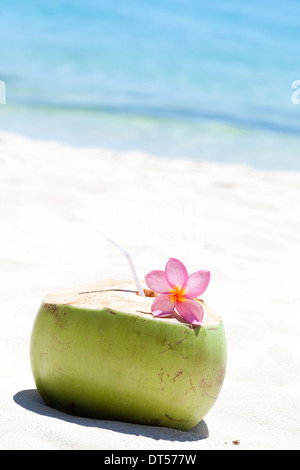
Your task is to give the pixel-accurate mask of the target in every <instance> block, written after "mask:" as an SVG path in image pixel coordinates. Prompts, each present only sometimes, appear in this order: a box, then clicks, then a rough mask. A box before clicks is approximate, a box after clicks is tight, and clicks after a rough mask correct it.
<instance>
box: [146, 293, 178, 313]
mask: <svg viewBox="0 0 300 470" xmlns="http://www.w3.org/2000/svg"><path fill="white" fill-rule="evenodd" d="M174 308H175V300H174V297H173V296H172V295H169V294H160V295H159V296H158V297H156V299H155V300H154V302H153V303H152V305H151V311H152V313H153V315H154V316H155V317H157V316H160V317H163V316H168V315H171V313H173V311H174Z"/></svg>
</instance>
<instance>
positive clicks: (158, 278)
mask: <svg viewBox="0 0 300 470" xmlns="http://www.w3.org/2000/svg"><path fill="white" fill-rule="evenodd" d="M145 281H146V283H147V286H148V287H149V288H150V289H152V290H153V291H154V292H157V293H158V294H167V293H168V292H170V290H171V286H170V284H169V283H168V280H167V276H166V273H165V271H160V270H158V269H157V270H154V271H150V273H148V274H146V276H145Z"/></svg>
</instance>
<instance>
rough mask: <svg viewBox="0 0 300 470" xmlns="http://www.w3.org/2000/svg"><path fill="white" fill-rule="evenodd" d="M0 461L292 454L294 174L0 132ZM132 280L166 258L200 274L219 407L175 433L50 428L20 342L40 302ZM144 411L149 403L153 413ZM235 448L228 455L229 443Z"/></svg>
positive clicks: (60, 419)
mask: <svg viewBox="0 0 300 470" xmlns="http://www.w3.org/2000/svg"><path fill="white" fill-rule="evenodd" d="M0 168H1V171H0V201H1V203H0V217H1V235H0V240H1V243H0V264H1V268H2V269H1V296H0V309H1V315H2V328H1V333H0V335H1V342H0V344H1V345H2V349H3V357H5V358H6V360H5V361H2V365H1V374H2V377H3V378H4V381H3V387H2V389H1V414H0V430H1V444H0V446H1V448H3V449H105V450H111V449H118V450H128V449H155V450H159V449H171V450H172V451H175V452H176V450H189V449H194V450H202V449H203V450H204V449H228V448H232V449H299V439H298V436H299V433H300V426H299V423H298V421H297V416H296V410H297V409H298V408H299V405H300V402H299V396H300V394H299V391H300V382H299V378H298V377H299V374H298V372H299V360H300V358H299V345H298V343H299V334H300V324H299V315H298V306H299V300H300V297H299V293H298V292H299V289H298V279H299V275H300V271H299V262H298V260H299V257H300V246H299V233H300V220H299V202H300V172H297V171H290V170H286V171H282V170H280V171H279V170H272V171H270V170H268V171H267V170H257V169H254V168H252V167H250V166H247V165H244V164H239V165H233V164H220V163H211V162H205V161H192V160H183V159H175V160H171V159H169V158H160V157H154V156H151V155H147V154H145V153H143V152H116V151H113V150H109V149H100V148H96V147H91V148H78V147H73V146H70V145H67V144H61V143H58V142H54V141H42V140H38V139H30V138H27V137H23V136H20V135H15V134H12V133H6V132H0ZM97 228H101V230H102V231H103V232H105V233H107V234H108V235H109V236H111V237H112V238H113V239H115V240H116V241H117V242H118V243H120V244H121V245H122V246H124V247H125V248H126V249H127V250H128V252H129V253H130V254H131V256H132V258H133V260H134V262H135V265H136V268H137V272H138V275H139V277H140V278H141V279H142V278H143V276H144V275H145V273H147V272H149V271H150V270H152V269H164V266H165V263H166V261H167V260H168V258H169V257H176V258H178V259H180V260H182V261H183V262H184V264H185V265H186V266H187V268H188V271H189V272H190V273H192V272H195V271H197V270H199V269H209V270H210V271H211V272H212V279H211V283H210V285H209V287H208V289H207V291H206V292H205V293H204V296H203V300H204V302H205V303H206V304H207V305H208V306H209V307H210V308H212V309H213V310H214V311H215V312H216V313H217V314H218V315H220V316H221V318H222V320H223V322H224V326H225V332H226V336H227V344H228V368H227V372H226V376H225V383H224V386H223V389H222V391H221V394H220V396H219V398H218V400H217V402H216V404H215V405H214V407H213V408H212V409H211V411H210V412H209V413H208V414H207V416H205V417H204V420H203V421H201V423H199V424H198V425H197V426H196V427H195V428H193V429H192V430H191V431H190V432H188V433H182V432H180V431H175V430H168V429H166V428H158V427H155V426H138V425H130V424H128V423H120V422H112V421H107V420H89V419H84V418H75V417H72V416H67V415H64V414H63V413H60V412H57V411H55V410H52V409H50V408H47V407H46V406H45V405H44V404H43V403H42V402H41V400H40V399H39V396H38V395H37V392H36V390H35V384H34V382H33V378H32V374H31V369H30V362H29V353H28V347H29V341H30V335H31V329H32V325H33V321H34V318H35V315H36V313H37V310H38V308H39V305H40V304H41V302H42V300H43V299H44V298H45V297H46V295H47V294H49V293H50V292H55V291H58V290H62V289H66V288H72V287H75V286H80V285H85V284H89V283H94V282H98V281H101V280H105V279H107V278H116V279H117V278H119V279H125V280H126V279H130V276H131V274H130V271H129V269H128V264H127V262H126V259H125V258H124V256H123V255H122V254H120V252H119V251H118V250H116V249H115V248H114V247H113V246H111V245H110V244H107V242H106V240H104V239H103V238H102V237H99V234H98V233H97ZM154 404H155V403H154ZM234 441H239V445H235V444H234V443H233V442H234Z"/></svg>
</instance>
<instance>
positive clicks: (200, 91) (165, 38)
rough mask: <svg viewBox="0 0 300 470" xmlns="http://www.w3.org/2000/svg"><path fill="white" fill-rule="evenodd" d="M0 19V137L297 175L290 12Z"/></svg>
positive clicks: (117, 12) (13, 14) (79, 5)
mask: <svg viewBox="0 0 300 470" xmlns="http://www.w3.org/2000/svg"><path fill="white" fill-rule="evenodd" d="M0 7H1V8H0V18H1V24H0V44H1V47H0V80H1V81H3V82H5V85H6V104H5V105H1V106H0V129H1V130H8V131H13V132H20V133H23V134H25V135H28V136H32V137H38V138H46V139H55V140H60V141H63V142H68V143H71V144H74V145H88V146H95V145H97V146H101V147H111V148H115V149H120V150H142V151H146V152H151V153H154V154H157V155H163V156H168V157H170V158H176V157H186V158H193V159H200V160H213V161H222V162H226V163H231V162H239V163H246V164H250V165H253V166H254V167H258V168H270V169H288V170H289V169H296V170H300V104H296V103H295V102H293V100H292V94H293V92H295V90H294V89H292V83H293V82H294V81H295V80H300V70H299V57H300V23H299V17H300V2H298V1H297V0H286V1H285V2H284V3H282V2H280V1H278V0H274V1H272V2H271V1H269V0H260V1H259V0H253V1H251V2H241V1H240V0H228V1H226V2H224V1H223V0H213V1H212V2H205V1H203V0H152V1H151V2H149V1H147V0H126V2H124V1H121V0H116V1H114V2H111V1H109V0H85V1H84V0H51V2H50V1H48V2H47V1H43V0H30V2H24V1H22V0H1V4H0ZM299 98H300V93H299Z"/></svg>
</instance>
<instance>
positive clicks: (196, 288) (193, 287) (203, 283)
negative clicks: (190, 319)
mask: <svg viewBox="0 0 300 470" xmlns="http://www.w3.org/2000/svg"><path fill="white" fill-rule="evenodd" d="M210 278H211V274H210V271H204V270H202V271H197V272H196V273H194V274H191V275H190V276H189V277H188V279H187V280H186V283H185V285H184V288H185V291H184V295H185V296H186V297H188V298H189V299H195V298H196V297H198V296H199V295H201V294H203V292H204V291H205V290H206V289H207V286H208V284H209V281H210Z"/></svg>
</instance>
